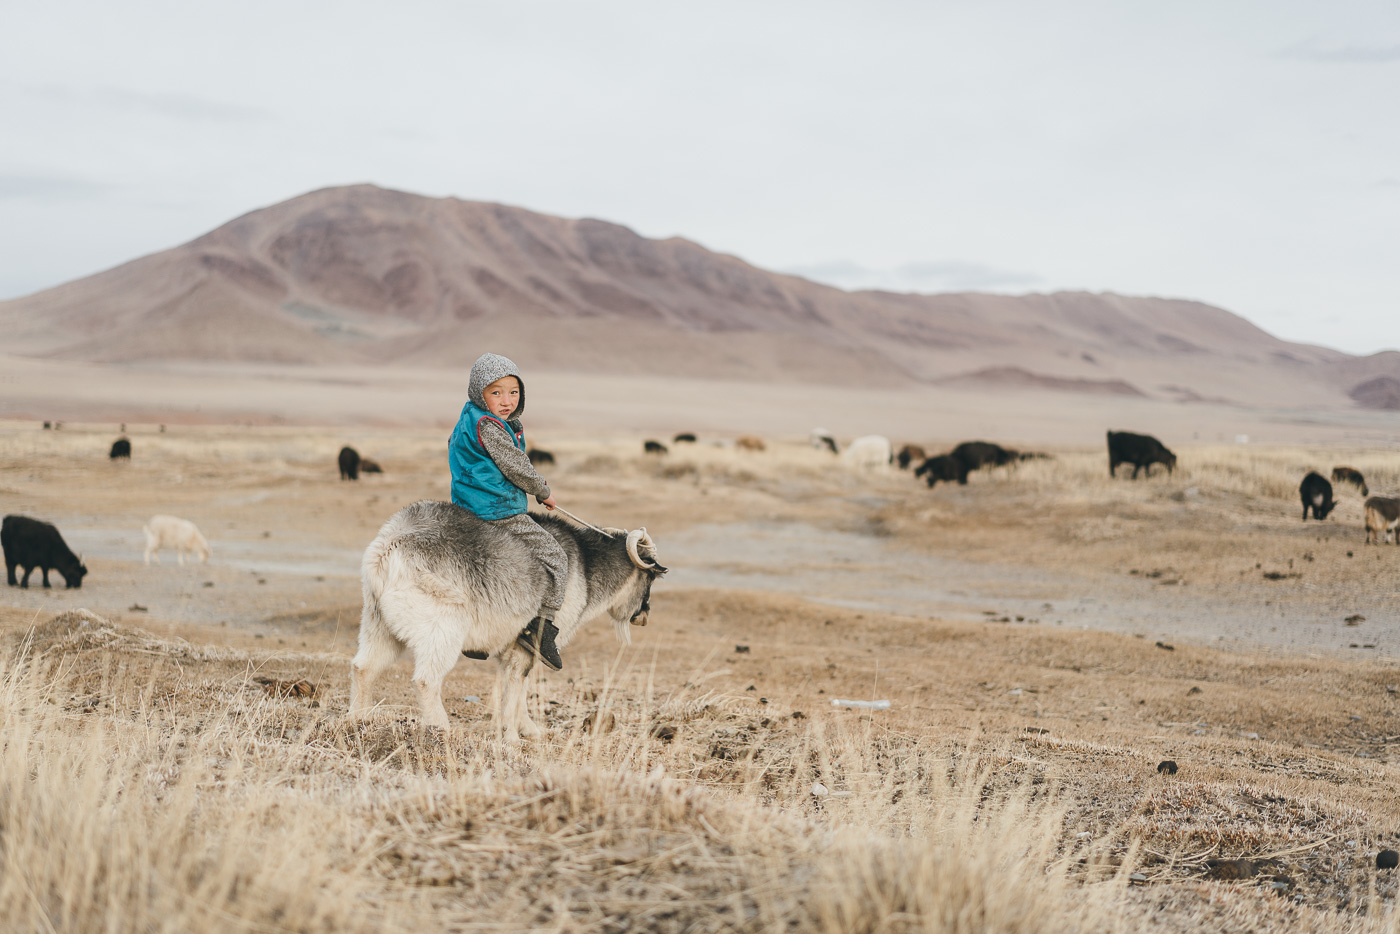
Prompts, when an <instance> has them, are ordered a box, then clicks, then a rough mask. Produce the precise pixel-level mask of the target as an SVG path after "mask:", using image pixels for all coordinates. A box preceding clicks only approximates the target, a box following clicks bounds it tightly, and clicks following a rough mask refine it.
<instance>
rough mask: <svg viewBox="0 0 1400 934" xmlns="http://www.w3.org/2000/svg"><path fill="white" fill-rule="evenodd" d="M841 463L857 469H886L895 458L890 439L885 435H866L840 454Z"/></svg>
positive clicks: (847, 446)
mask: <svg viewBox="0 0 1400 934" xmlns="http://www.w3.org/2000/svg"><path fill="white" fill-rule="evenodd" d="M839 457H840V458H841V463H843V464H845V465H846V466H847V467H851V468H854V469H855V470H886V469H888V468H889V466H890V461H892V460H894V452H893V450H892V449H891V448H890V439H889V438H886V437H885V436H884V435H864V436H862V437H860V438H857V439H856V440H854V441H852V442H851V443H850V444H848V445H846V450H844V451H842V452H841V453H840V455H839Z"/></svg>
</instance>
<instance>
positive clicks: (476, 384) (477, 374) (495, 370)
mask: <svg viewBox="0 0 1400 934" xmlns="http://www.w3.org/2000/svg"><path fill="white" fill-rule="evenodd" d="M503 376H514V377H515V378H516V379H518V380H520V404H519V405H517V406H516V407H515V411H514V412H512V413H511V416H510V420H511V422H512V423H513V424H512V425H511V427H512V428H514V429H515V430H516V431H519V430H520V416H521V415H523V414H524V413H525V380H524V379H521V376H520V367H518V366H516V365H515V361H514V360H512V359H510V358H509V357H503V356H501V355H500V354H498V353H484V354H482V355H481V356H479V357H477V358H476V362H475V363H473V364H472V375H471V378H470V379H469V380H467V398H468V399H470V400H471V401H472V404H474V405H475V406H477V407H478V408H482V409H485V408H486V397H485V396H483V395H482V393H483V392H484V391H485V390H486V387H487V386H490V385H491V384H492V383H494V382H495V381H496V380H498V379H500V378H501V377H503ZM487 411H490V410H489V409H488V410H487Z"/></svg>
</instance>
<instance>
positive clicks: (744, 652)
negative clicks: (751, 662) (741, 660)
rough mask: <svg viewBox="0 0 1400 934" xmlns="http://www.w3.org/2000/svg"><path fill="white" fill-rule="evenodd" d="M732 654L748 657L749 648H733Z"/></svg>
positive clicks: (742, 646)
mask: <svg viewBox="0 0 1400 934" xmlns="http://www.w3.org/2000/svg"><path fill="white" fill-rule="evenodd" d="M734 652H735V654H737V655H748V654H749V647H748V646H747V645H736V646H734Z"/></svg>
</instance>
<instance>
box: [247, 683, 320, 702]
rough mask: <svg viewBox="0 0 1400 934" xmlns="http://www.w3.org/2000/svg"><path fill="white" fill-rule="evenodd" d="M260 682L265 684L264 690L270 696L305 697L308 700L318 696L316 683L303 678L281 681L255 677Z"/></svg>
mask: <svg viewBox="0 0 1400 934" xmlns="http://www.w3.org/2000/svg"><path fill="white" fill-rule="evenodd" d="M253 680H254V681H256V682H257V683H258V684H261V685H262V686H263V690H264V691H266V692H267V693H268V696H269V697H305V698H307V699H308V700H309V699H311V698H313V697H315V696H316V685H314V684H312V683H311V682H310V681H307V680H306V679H305V678H302V679H301V680H299V681H279V680H278V679H277V678H254V679H253Z"/></svg>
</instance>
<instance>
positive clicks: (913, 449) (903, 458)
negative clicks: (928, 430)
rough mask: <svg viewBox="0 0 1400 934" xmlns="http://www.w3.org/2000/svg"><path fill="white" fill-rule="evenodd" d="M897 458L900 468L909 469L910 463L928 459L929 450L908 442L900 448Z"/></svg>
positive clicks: (918, 462)
mask: <svg viewBox="0 0 1400 934" xmlns="http://www.w3.org/2000/svg"><path fill="white" fill-rule="evenodd" d="M895 460H897V461H899V469H900V470H908V469H909V465H910V464H916V465H917V464H922V463H923V462H924V461H926V460H928V452H927V451H925V450H924V449H923V448H922V447H920V446H919V445H917V444H906V445H905V446H904V447H902V448H900V449H899V454H898V455H896V457H895Z"/></svg>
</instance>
